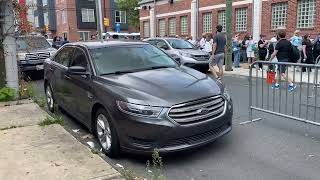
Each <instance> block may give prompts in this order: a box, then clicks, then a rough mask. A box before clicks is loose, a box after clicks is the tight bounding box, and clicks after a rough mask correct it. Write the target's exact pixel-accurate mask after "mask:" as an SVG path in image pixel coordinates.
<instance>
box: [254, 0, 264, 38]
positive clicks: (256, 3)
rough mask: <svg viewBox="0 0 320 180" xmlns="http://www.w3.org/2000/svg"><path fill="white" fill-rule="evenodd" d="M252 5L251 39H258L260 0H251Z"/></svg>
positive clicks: (259, 31) (259, 32) (259, 30)
mask: <svg viewBox="0 0 320 180" xmlns="http://www.w3.org/2000/svg"><path fill="white" fill-rule="evenodd" d="M252 3H253V4H252V5H253V8H252V10H253V17H252V27H253V28H252V32H253V34H252V35H253V39H254V40H259V38H260V37H259V36H260V34H261V12H262V0H252Z"/></svg>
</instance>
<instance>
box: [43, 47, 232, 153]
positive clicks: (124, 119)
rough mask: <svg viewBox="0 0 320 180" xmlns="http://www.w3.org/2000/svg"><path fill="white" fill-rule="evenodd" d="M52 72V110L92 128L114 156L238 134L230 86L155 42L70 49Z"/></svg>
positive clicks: (48, 78)
mask: <svg viewBox="0 0 320 180" xmlns="http://www.w3.org/2000/svg"><path fill="white" fill-rule="evenodd" d="M44 69H45V77H44V79H45V80H44V87H45V92H46V96H47V103H48V107H49V109H50V110H51V111H53V110H54V104H55V103H56V104H57V105H58V106H60V107H61V108H62V109H64V110H66V112H68V113H69V114H71V115H72V116H74V117H75V118H76V119H78V120H79V121H80V122H81V123H83V124H84V125H85V126H87V127H88V128H89V129H90V130H91V131H92V132H93V133H94V134H95V135H96V136H97V137H98V140H99V143H100V144H101V146H102V148H103V151H104V152H105V153H106V154H107V155H109V156H116V155H118V154H119V152H120V151H121V150H123V151H129V152H136V153H150V152H152V151H153V149H155V148H156V149H158V150H159V151H160V152H174V151H179V150H184V149H189V148H195V147H198V146H201V145H204V144H207V143H209V142H212V141H213V140H215V139H217V138H219V137H221V136H222V135H224V134H226V133H228V132H229V131H231V124H232V114H233V107H232V100H231V98H230V96H229V95H228V93H227V92H226V91H225V89H224V87H223V85H222V84H221V83H219V82H217V81H215V80H213V79H212V78H211V77H209V76H207V75H206V74H203V73H201V72H198V71H196V70H194V69H191V68H188V67H185V66H182V65H180V64H178V63H177V62H175V61H174V60H173V59H172V58H171V57H169V56H168V55H166V54H165V53H164V52H163V51H161V50H160V49H158V48H156V47H154V46H152V45H150V44H147V43H142V42H136V43H133V42H104V43H100V42H87V43H84V42H83V43H70V44H67V45H65V46H64V47H62V48H61V49H59V51H58V52H57V53H56V55H55V56H54V57H53V58H51V60H47V61H45V64H44Z"/></svg>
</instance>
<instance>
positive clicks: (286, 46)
mask: <svg viewBox="0 0 320 180" xmlns="http://www.w3.org/2000/svg"><path fill="white" fill-rule="evenodd" d="M278 37H279V41H278V42H277V45H276V47H275V49H274V52H273V54H272V55H271V58H270V61H271V60H272V59H273V58H275V57H277V59H278V62H284V63H287V62H289V57H290V53H291V52H292V45H291V43H290V41H288V40H287V39H286V31H285V30H279V32H278ZM278 71H279V73H280V74H281V77H282V78H283V79H286V80H287V81H288V83H289V85H288V91H289V92H292V91H294V90H295V89H296V88H297V86H296V85H295V84H293V81H292V79H291V78H290V77H287V76H286V71H287V66H286V65H279V67H278ZM272 88H273V89H279V88H280V84H279V82H278V78H276V82H275V83H274V84H273V85H272Z"/></svg>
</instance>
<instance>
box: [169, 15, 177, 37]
mask: <svg viewBox="0 0 320 180" xmlns="http://www.w3.org/2000/svg"><path fill="white" fill-rule="evenodd" d="M168 24H169V25H168V28H169V31H168V34H169V36H175V35H177V19H176V18H175V17H173V18H169V21H168Z"/></svg>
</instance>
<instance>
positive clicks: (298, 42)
mask: <svg viewBox="0 0 320 180" xmlns="http://www.w3.org/2000/svg"><path fill="white" fill-rule="evenodd" d="M290 42H291V44H292V45H293V46H294V47H296V48H297V49H298V50H299V52H300V60H299V61H300V62H301V58H302V54H303V53H302V37H301V36H300V31H299V30H296V31H295V32H294V34H293V36H292V37H291V38H290Z"/></svg>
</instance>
